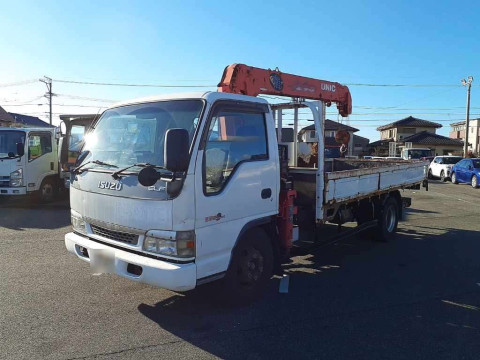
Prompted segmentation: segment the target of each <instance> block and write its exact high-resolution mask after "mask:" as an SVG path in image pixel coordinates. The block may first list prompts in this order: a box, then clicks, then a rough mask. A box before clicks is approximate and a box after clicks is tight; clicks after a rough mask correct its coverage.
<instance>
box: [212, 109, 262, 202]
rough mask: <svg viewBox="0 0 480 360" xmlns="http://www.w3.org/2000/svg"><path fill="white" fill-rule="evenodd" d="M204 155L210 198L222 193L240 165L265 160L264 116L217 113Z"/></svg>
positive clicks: (260, 114)
mask: <svg viewBox="0 0 480 360" xmlns="http://www.w3.org/2000/svg"><path fill="white" fill-rule="evenodd" d="M204 156H205V157H204V165H205V173H204V189H205V193H206V194H211V195H213V194H216V193H219V192H221V191H222V189H223V188H224V186H225V185H226V183H227V182H228V179H229V178H230V176H231V175H232V174H233V173H234V172H235V171H236V168H237V167H238V165H239V164H241V163H242V162H246V161H261V160H267V159H268V151H267V137H266V125H265V116H264V114H263V113H242V112H236V111H235V112H233V111H217V112H216V113H215V114H214V116H213V117H212V119H211V121H210V127H209V133H208V142H207V144H206V146H205V155H204Z"/></svg>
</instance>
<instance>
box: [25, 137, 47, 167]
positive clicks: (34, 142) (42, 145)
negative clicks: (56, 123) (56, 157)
mask: <svg viewBox="0 0 480 360" xmlns="http://www.w3.org/2000/svg"><path fill="white" fill-rule="evenodd" d="M51 152H52V139H51V136H50V134H32V135H30V136H29V137H28V161H31V160H35V159H36V158H39V157H40V156H42V155H45V154H48V153H51Z"/></svg>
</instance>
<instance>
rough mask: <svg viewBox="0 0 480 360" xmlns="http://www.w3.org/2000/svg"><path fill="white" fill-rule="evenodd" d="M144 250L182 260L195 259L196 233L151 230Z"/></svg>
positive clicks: (144, 243) (145, 241) (146, 238)
mask: <svg viewBox="0 0 480 360" xmlns="http://www.w3.org/2000/svg"><path fill="white" fill-rule="evenodd" d="M143 250H145V251H148V252H152V253H157V254H163V255H167V256H174V257H180V258H189V257H193V256H195V232H194V231H176V232H175V231H160V230H150V231H148V232H147V234H146V236H145V240H144V241H143Z"/></svg>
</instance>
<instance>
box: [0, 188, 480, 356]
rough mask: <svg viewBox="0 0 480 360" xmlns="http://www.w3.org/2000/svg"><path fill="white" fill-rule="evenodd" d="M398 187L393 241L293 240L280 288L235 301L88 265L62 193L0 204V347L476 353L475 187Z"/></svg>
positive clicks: (478, 221)
mask: <svg viewBox="0 0 480 360" xmlns="http://www.w3.org/2000/svg"><path fill="white" fill-rule="evenodd" d="M405 196H412V198H413V203H412V208H411V209H410V210H409V211H408V219H407V221H405V222H403V223H401V224H400V226H399V232H398V236H397V238H396V239H395V240H393V241H391V242H389V243H374V242H371V241H368V240H359V239H358V238H357V237H351V238H348V239H344V240H342V241H341V242H339V243H337V244H332V245H328V246H323V247H320V248H318V249H317V250H316V251H315V252H312V253H310V252H306V253H302V254H301V255H298V256H296V257H295V258H294V261H293V263H292V264H289V265H288V266H286V268H285V269H286V271H287V272H288V274H289V275H290V283H289V292H288V294H279V292H278V287H279V280H278V279H272V280H271V281H270V284H269V288H268V289H267V291H266V294H265V297H264V298H263V299H262V300H260V301H258V302H256V303H255V304H252V305H249V306H241V307H239V306H231V305H228V304H225V303H224V302H223V301H222V300H220V299H221V297H220V296H219V292H220V291H221V288H220V287H219V286H218V284H209V285H205V286H203V287H200V288H198V289H197V290H194V291H192V292H190V293H187V294H178V293H174V292H171V291H167V290H163V289H158V288H153V287H150V286H147V285H142V284H137V283H134V282H131V281H128V280H126V279H123V278H120V277H117V276H114V275H101V276H93V275H92V274H91V271H90V268H89V267H88V264H86V263H84V262H82V261H80V260H78V259H77V258H76V257H75V256H73V255H70V254H69V253H67V251H66V250H65V246H64V241H63V239H64V234H65V233H66V232H68V231H70V219H69V209H68V203H67V202H66V201H63V202H57V203H54V204H51V205H48V206H38V205H32V204H29V203H23V204H10V203H8V204H2V205H0V206H2V207H1V208H0V358H1V359H152V358H181V359H190V358H192V359H193V358H195V359H197V358H211V357H220V358H228V359H237V358H238V359H261V358H277V359H292V358H317V359H323V358H324V359H480V189H478V190H475V189H473V188H471V187H470V186H468V185H453V184H451V183H440V182H433V183H431V184H430V191H428V192H426V191H425V190H423V189H422V190H420V191H414V192H413V191H406V192H405ZM333 230H335V227H331V228H328V229H327V231H326V233H325V234H331V233H332V232H333ZM328 236H329V235H324V236H323V237H324V238H322V240H325V241H326V240H327V238H328Z"/></svg>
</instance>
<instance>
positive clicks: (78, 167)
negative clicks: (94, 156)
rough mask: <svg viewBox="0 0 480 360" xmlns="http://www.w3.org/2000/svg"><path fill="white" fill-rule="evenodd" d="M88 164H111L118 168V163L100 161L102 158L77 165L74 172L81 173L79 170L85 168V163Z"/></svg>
mask: <svg viewBox="0 0 480 360" xmlns="http://www.w3.org/2000/svg"><path fill="white" fill-rule="evenodd" d="M88 164H96V165H103V166H110V167H114V168H118V166H117V165H113V164H109V163H106V162H103V161H100V160H92V161H87V162H86V163H85V164H82V165H80V166H77V167H76V168H75V169H73V170H72V172H73V173H74V174H79V173H80V172H79V170H80V169H81V168H83V167H84V166H85V165H88Z"/></svg>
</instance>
